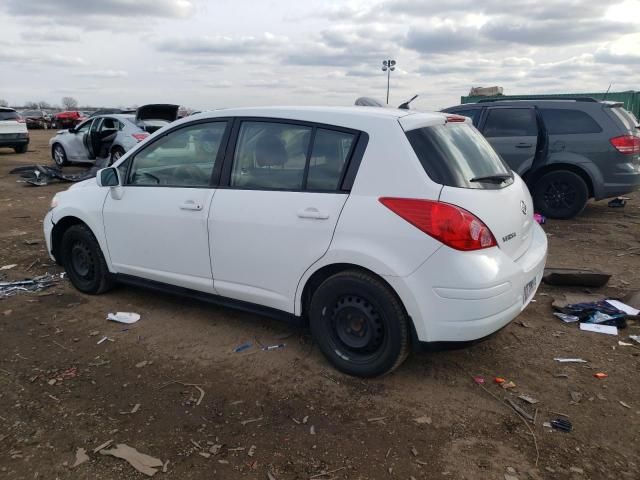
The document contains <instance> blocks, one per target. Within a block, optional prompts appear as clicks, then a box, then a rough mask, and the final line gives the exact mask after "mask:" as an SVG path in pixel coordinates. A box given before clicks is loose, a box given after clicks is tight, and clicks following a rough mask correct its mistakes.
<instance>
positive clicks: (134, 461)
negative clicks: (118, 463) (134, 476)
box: [100, 443, 164, 477]
mask: <svg viewBox="0 0 640 480" xmlns="http://www.w3.org/2000/svg"><path fill="white" fill-rule="evenodd" d="M100 454H102V455H111V456H112V457H116V458H121V459H123V460H126V461H127V462H129V465H131V466H132V467H133V468H135V469H136V470H138V471H139V472H141V473H144V474H145V475H147V476H149V477H153V476H154V475H155V474H156V473H157V472H158V470H157V469H158V468H159V467H162V466H164V463H163V462H162V460H160V459H158V458H154V457H151V456H149V455H146V454H144V453H140V452H138V451H137V450H136V449H135V448H133V447H130V446H128V445H125V444H124V443H119V444H118V445H116V448H113V449H111V450H100Z"/></svg>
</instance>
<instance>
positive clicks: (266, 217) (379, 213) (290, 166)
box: [44, 107, 547, 377]
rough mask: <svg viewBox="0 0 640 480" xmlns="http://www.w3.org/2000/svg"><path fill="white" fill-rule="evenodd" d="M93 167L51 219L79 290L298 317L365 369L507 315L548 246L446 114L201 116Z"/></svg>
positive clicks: (483, 154) (332, 355)
mask: <svg viewBox="0 0 640 480" xmlns="http://www.w3.org/2000/svg"><path fill="white" fill-rule="evenodd" d="M96 180H97V181H96ZM96 180H87V181H84V182H82V183H78V184H75V185H73V186H72V187H71V188H69V189H68V190H66V191H64V192H61V193H58V194H57V195H56V196H55V197H54V198H53V199H52V202H51V210H50V211H49V212H48V213H47V216H46V218H45V221H44V230H45V236H46V241H47V247H48V249H49V251H50V253H51V255H52V257H53V258H54V259H55V260H56V261H58V262H59V263H60V264H62V265H64V267H65V269H66V271H67V272H68V275H69V279H70V280H71V282H72V283H73V285H74V286H75V287H76V288H77V289H78V290H80V291H81V292H84V293H88V294H98V293H103V292H106V291H107V290H108V289H109V288H110V287H111V286H112V285H114V283H116V282H123V283H135V284H143V285H147V286H150V287H152V288H156V289H163V290H170V291H176V292H180V293H182V294H185V295H191V296H199V297H206V298H208V299H211V300H214V301H218V302H221V303H223V304H225V305H235V306H238V307H240V308H244V309H249V310H252V311H259V312H262V313H266V314H270V315H274V314H276V315H282V314H284V315H285V316H287V317H290V318H292V319H295V318H298V319H302V320H305V321H308V322H309V325H310V328H311V331H312V333H313V336H314V338H315V340H316V341H317V343H318V345H319V346H320V348H321V350H322V352H323V353H324V354H325V355H326V357H327V358H328V359H329V361H330V362H331V363H332V364H333V365H334V366H335V367H336V368H338V369H339V370H341V371H343V372H346V373H348V374H351V375H357V376H363V377H369V376H375V375H381V374H384V373H387V372H390V371H391V370H393V369H394V368H396V367H397V366H399V365H400V364H401V363H402V361H403V360H404V359H405V358H406V357H407V355H408V354H409V351H410V349H411V348H412V347H414V348H415V347H418V346H420V344H421V343H427V342H460V341H470V340H475V339H479V338H482V337H486V336H488V335H490V334H491V333H493V332H495V331H497V330H498V329H500V328H502V327H504V326H505V325H507V324H508V323H509V322H510V321H511V320H512V319H513V318H515V317H516V316H517V315H518V314H519V313H520V312H521V311H522V310H523V309H524V308H525V307H526V305H527V304H528V303H529V301H530V300H531V298H532V296H533V295H534V293H535V291H536V289H537V287H538V285H539V283H540V280H541V277H542V272H543V269H544V265H545V259H546V254H547V240H546V236H545V234H544V232H543V231H542V229H541V228H540V226H539V225H538V224H537V223H536V222H535V221H534V218H533V205H532V201H531V196H530V195H529V192H528V190H527V187H526V186H525V184H524V183H523V181H522V180H521V179H520V177H519V176H518V175H516V174H515V173H513V172H512V171H511V170H510V169H509V168H508V167H507V166H506V165H505V164H504V162H503V161H502V160H501V158H500V157H499V156H498V155H497V154H496V153H495V151H494V150H493V149H492V148H491V146H490V145H489V144H488V143H487V141H486V140H485V139H484V138H483V136H482V135H481V134H480V133H479V132H478V131H477V130H476V129H475V128H474V127H473V125H472V124H471V121H470V120H468V119H465V117H461V116H457V115H452V114H440V113H437V114H436V113H433V114H427V113H415V112H412V111H408V110H392V109H384V108H373V107H372V108H362V107H350V108H329V107H317V108H314V107H307V108H295V107H288V108H246V109H229V110H219V111H213V112H207V113H202V114H198V115H195V116H190V117H187V118H185V119H183V120H179V121H177V122H174V123H172V124H170V125H167V126H166V127H164V128H162V129H161V130H159V131H157V132H155V133H154V134H153V135H151V136H150V137H148V138H146V139H145V140H143V141H142V142H140V143H139V144H138V145H136V146H135V147H134V148H132V149H131V150H130V151H128V152H127V153H126V154H125V155H123V156H122V158H121V159H120V160H119V161H118V162H116V164H115V165H114V166H113V167H110V168H105V169H103V170H101V171H99V172H98V176H97V178H96Z"/></svg>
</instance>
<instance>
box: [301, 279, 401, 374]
mask: <svg viewBox="0 0 640 480" xmlns="http://www.w3.org/2000/svg"><path fill="white" fill-rule="evenodd" d="M308 313H309V322H310V325H311V333H312V335H313V338H314V339H315V341H316V342H317V343H318V346H319V347H320V350H321V351H322V353H323V354H324V355H325V356H326V357H327V359H328V360H329V362H331V364H333V366H334V367H335V368H336V369H338V370H340V371H341V372H343V373H346V374H348V375H353V376H356V377H376V376H379V375H384V374H386V373H389V372H391V371H393V370H394V369H396V368H397V367H398V366H400V364H401V363H402V362H403V361H404V360H405V359H406V358H407V356H408V355H409V350H410V349H409V318H408V316H407V314H406V312H405V310H404V307H403V305H402V303H401V302H400V300H399V299H398V298H397V296H396V295H395V293H394V292H393V291H392V290H391V289H390V288H389V287H388V286H387V285H386V284H384V283H383V282H382V281H381V280H380V279H378V278H377V277H375V276H374V275H371V274H369V273H366V272H361V271H357V270H348V271H344V272H340V273H337V274H336V275H333V276H331V277H329V278H328V279H326V280H325V281H324V282H323V283H322V284H321V285H320V286H319V287H318V289H317V290H316V291H315V292H314V293H313V297H312V299H311V304H310V307H309V312H308ZM353 317H355V318H353Z"/></svg>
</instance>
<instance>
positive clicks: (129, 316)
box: [107, 312, 140, 323]
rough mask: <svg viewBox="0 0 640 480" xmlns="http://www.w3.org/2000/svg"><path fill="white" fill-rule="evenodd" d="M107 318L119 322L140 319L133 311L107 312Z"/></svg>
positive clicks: (131, 321)
mask: <svg viewBox="0 0 640 480" xmlns="http://www.w3.org/2000/svg"><path fill="white" fill-rule="evenodd" d="M107 320H112V321H114V322H119V323H136V322H137V321H138V320H140V315H138V314H137V313H133V312H116V313H109V314H108V315H107Z"/></svg>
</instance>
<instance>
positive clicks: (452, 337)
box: [385, 224, 547, 342]
mask: <svg viewBox="0 0 640 480" xmlns="http://www.w3.org/2000/svg"><path fill="white" fill-rule="evenodd" d="M546 257H547V237H546V235H545V233H544V231H543V230H542V228H541V227H540V226H539V225H538V224H535V225H534V231H533V234H532V240H531V245H530V247H529V249H528V250H527V252H526V253H525V254H524V255H522V256H521V257H520V258H519V259H517V260H515V261H514V260H513V259H511V258H510V257H509V256H507V255H506V254H505V253H504V252H503V251H502V250H500V248H497V247H496V248H490V249H486V250H479V251H475V252H459V251H456V250H453V249H451V248H449V247H442V248H440V249H439V250H438V251H437V252H436V253H434V254H433V255H432V256H431V257H430V258H429V259H428V260H427V261H426V262H425V263H424V264H423V265H421V266H420V267H419V268H418V269H417V270H416V271H415V272H413V273H412V274H411V275H409V276H407V277H390V276H388V277H385V280H387V281H388V282H389V283H390V284H391V286H392V287H393V288H394V289H395V290H396V292H397V293H398V295H399V296H400V298H401V300H402V301H403V303H404V306H405V308H406V310H407V313H408V314H409V315H410V316H411V318H412V320H413V324H414V327H415V330H416V334H417V338H418V340H419V341H421V342H467V341H472V340H478V339H480V338H483V337H486V336H488V335H490V334H492V333H494V332H495V331H497V330H500V329H501V328H502V327H504V326H505V325H507V324H508V323H509V322H511V321H512V320H513V319H514V318H515V317H517V316H518V314H519V313H520V312H521V311H522V310H523V309H524V308H525V307H526V306H527V305H528V304H529V302H530V301H531V299H532V298H533V296H534V295H535V291H536V290H537V288H538V286H539V285H540V281H541V280H542V274H543V271H544V266H545V262H546ZM530 282H533V285H532V288H531V289H530V290H529V291H528V292H529V295H528V296H527V298H524V290H525V285H527V284H529V283H530Z"/></svg>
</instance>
